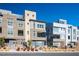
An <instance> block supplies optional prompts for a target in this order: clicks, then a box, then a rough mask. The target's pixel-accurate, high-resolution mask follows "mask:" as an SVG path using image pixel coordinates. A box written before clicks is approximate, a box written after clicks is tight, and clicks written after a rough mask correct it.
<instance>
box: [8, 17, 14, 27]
mask: <svg viewBox="0 0 79 59" xmlns="http://www.w3.org/2000/svg"><path fill="white" fill-rule="evenodd" d="M13 21H14V20H13V19H12V18H8V25H9V26H13Z"/></svg>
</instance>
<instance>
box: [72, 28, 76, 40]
mask: <svg viewBox="0 0 79 59" xmlns="http://www.w3.org/2000/svg"><path fill="white" fill-rule="evenodd" d="M73 39H76V29H73Z"/></svg>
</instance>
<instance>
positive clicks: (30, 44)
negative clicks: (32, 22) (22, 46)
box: [28, 40, 32, 48]
mask: <svg viewBox="0 0 79 59" xmlns="http://www.w3.org/2000/svg"><path fill="white" fill-rule="evenodd" d="M28 46H29V47H30V48H31V46H32V40H28Z"/></svg>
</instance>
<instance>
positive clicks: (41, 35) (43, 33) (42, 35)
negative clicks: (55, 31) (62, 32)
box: [37, 32, 46, 37]
mask: <svg viewBox="0 0 79 59" xmlns="http://www.w3.org/2000/svg"><path fill="white" fill-rule="evenodd" d="M45 36H46V33H45V32H42V33H38V32H37V37H45Z"/></svg>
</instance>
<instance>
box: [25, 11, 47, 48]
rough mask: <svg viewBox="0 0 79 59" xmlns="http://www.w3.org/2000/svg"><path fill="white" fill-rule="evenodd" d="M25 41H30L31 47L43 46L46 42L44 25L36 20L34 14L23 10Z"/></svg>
mask: <svg viewBox="0 0 79 59" xmlns="http://www.w3.org/2000/svg"><path fill="white" fill-rule="evenodd" d="M25 39H26V42H27V41H28V40H32V46H34V47H37V46H44V45H46V42H47V37H46V23H45V22H44V21H40V20H37V19H36V12H34V11H28V10H25Z"/></svg>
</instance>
